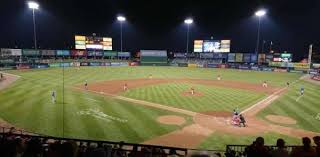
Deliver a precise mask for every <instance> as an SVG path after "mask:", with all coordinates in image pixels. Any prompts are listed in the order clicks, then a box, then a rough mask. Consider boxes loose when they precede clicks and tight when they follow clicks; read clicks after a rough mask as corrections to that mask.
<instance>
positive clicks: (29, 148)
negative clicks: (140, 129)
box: [0, 128, 221, 157]
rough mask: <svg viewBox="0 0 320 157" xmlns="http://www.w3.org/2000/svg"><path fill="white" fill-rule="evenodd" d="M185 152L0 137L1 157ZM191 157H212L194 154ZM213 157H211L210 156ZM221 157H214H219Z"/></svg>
mask: <svg viewBox="0 0 320 157" xmlns="http://www.w3.org/2000/svg"><path fill="white" fill-rule="evenodd" d="M185 156H186V149H182V150H181V149H179V150H176V149H174V148H163V147H159V146H143V145H130V146H129V145H128V144H125V143H123V142H119V143H104V142H101V141H100V142H99V141H91V142H90V141H89V142H88V141H83V142H81V141H77V140H66V139H58V138H56V139H55V138H46V137H40V136H29V135H22V134H15V129H14V128H11V129H10V131H9V132H8V133H1V134H0V157H185ZM190 156H192V157H209V155H206V154H203V153H202V154H194V155H190ZM211 156H212V155H211ZM220 156H221V155H220V154H217V155H215V156H214V157H220Z"/></svg>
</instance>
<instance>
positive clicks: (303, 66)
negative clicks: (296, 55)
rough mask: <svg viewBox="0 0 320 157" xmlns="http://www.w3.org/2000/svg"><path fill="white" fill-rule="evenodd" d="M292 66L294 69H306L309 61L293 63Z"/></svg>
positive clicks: (308, 66)
mask: <svg viewBox="0 0 320 157" xmlns="http://www.w3.org/2000/svg"><path fill="white" fill-rule="evenodd" d="M293 67H294V69H295V70H297V69H298V70H307V69H309V68H310V64H309V63H293Z"/></svg>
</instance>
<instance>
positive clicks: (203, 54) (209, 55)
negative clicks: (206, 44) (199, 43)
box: [200, 53, 213, 58]
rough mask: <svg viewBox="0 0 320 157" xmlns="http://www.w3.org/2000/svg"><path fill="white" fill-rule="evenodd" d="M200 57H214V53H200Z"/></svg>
mask: <svg viewBox="0 0 320 157" xmlns="http://www.w3.org/2000/svg"><path fill="white" fill-rule="evenodd" d="M200 58H213V53H200Z"/></svg>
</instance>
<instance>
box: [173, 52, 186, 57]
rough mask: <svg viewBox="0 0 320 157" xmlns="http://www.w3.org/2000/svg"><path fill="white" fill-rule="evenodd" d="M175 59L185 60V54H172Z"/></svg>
mask: <svg viewBox="0 0 320 157" xmlns="http://www.w3.org/2000/svg"><path fill="white" fill-rule="evenodd" d="M174 57H175V58H185V57H186V54H185V53H174Z"/></svg>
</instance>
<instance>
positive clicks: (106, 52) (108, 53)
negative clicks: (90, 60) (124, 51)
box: [103, 51, 118, 57]
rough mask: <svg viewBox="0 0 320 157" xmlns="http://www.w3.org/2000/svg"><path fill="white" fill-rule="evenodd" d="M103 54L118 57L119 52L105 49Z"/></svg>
mask: <svg viewBox="0 0 320 157" xmlns="http://www.w3.org/2000/svg"><path fill="white" fill-rule="evenodd" d="M103 55H104V56H105V57H117V56H118V52H116V51H104V54H103Z"/></svg>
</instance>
